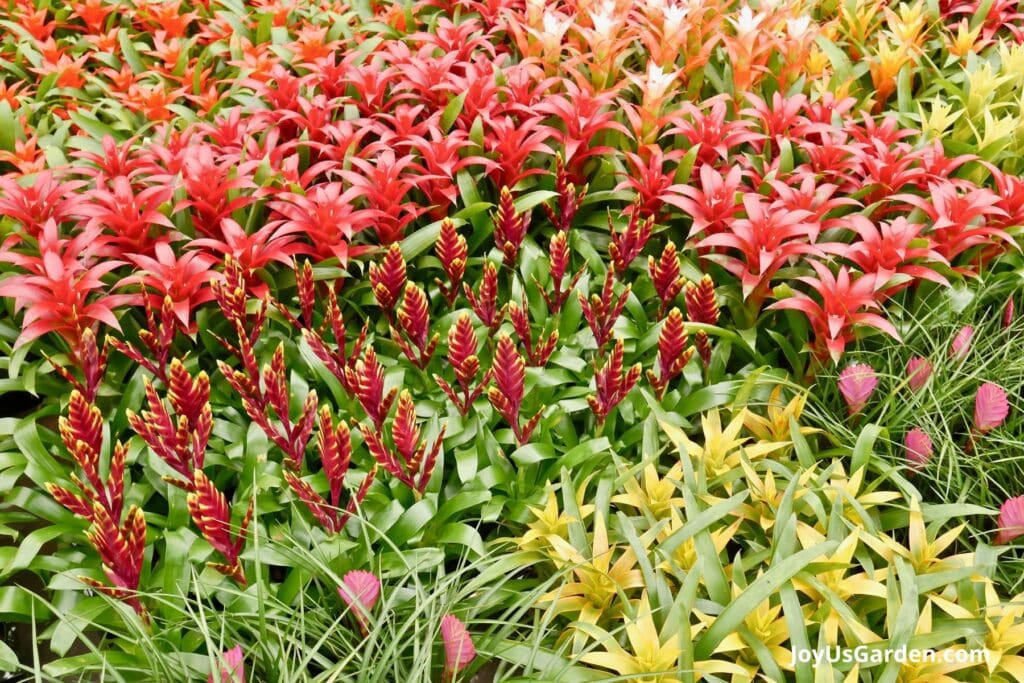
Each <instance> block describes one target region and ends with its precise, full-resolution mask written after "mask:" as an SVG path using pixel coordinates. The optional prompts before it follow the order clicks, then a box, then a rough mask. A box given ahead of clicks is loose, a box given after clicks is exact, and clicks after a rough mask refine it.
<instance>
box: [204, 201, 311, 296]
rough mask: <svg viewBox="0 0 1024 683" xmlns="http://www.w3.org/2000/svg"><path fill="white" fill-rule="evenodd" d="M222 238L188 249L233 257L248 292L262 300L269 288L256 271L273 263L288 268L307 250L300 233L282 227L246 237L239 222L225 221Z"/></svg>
mask: <svg viewBox="0 0 1024 683" xmlns="http://www.w3.org/2000/svg"><path fill="white" fill-rule="evenodd" d="M219 231H220V234H221V235H222V237H221V239H216V238H208V237H204V238H200V239H196V240H192V241H191V242H189V243H188V246H189V248H202V249H206V250H209V251H212V252H214V253H215V254H218V255H219V257H220V258H221V259H223V258H225V257H228V256H230V257H231V258H233V259H234V260H235V262H236V263H238V265H239V267H240V268H241V269H242V272H243V273H244V274H245V281H246V284H247V289H248V290H249V293H250V294H252V295H254V296H257V297H263V296H265V295H266V294H267V293H268V292H269V289H268V288H267V285H266V284H265V283H263V282H260V281H259V279H258V278H257V276H256V271H257V270H260V269H263V268H266V267H267V266H269V265H270V264H271V263H280V264H282V265H289V264H290V263H291V262H292V258H293V257H294V256H295V255H296V254H298V253H301V252H302V251H304V250H305V249H304V247H303V246H302V245H301V244H299V243H298V239H299V236H298V235H297V234H294V233H292V234H287V233H282V231H281V229H280V228H279V226H276V225H274V224H267V225H264V226H263V227H262V228H260V229H259V230H257V231H255V232H253V233H252V234H251V235H250V234H247V233H246V232H245V230H243V229H242V226H240V225H239V224H238V223H237V222H236V221H234V220H232V219H231V218H225V219H224V220H222V221H221V222H220V230H219Z"/></svg>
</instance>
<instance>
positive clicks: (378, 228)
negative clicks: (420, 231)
mask: <svg viewBox="0 0 1024 683" xmlns="http://www.w3.org/2000/svg"><path fill="white" fill-rule="evenodd" d="M350 161H351V163H352V166H353V167H355V169H358V172H357V171H339V172H338V174H339V175H340V176H341V177H342V178H344V179H345V180H347V181H348V182H350V183H351V184H352V190H350V191H354V192H355V193H357V194H358V195H359V196H361V197H362V198H363V199H364V200H365V201H366V203H367V204H368V205H369V207H370V210H371V211H372V214H373V221H372V223H371V225H370V227H371V229H372V230H373V231H374V233H375V234H376V235H377V240H378V241H379V242H380V243H381V244H391V243H393V242H397V241H398V240H400V239H402V236H403V235H404V234H405V226H407V225H408V224H409V223H411V222H412V221H414V220H415V219H416V218H417V217H418V216H420V215H421V214H423V213H424V212H426V210H427V209H426V208H425V207H420V206H416V205H415V204H414V203H413V202H410V201H408V199H407V195H408V194H409V192H411V191H412V189H413V188H414V187H415V185H416V183H415V182H413V180H412V179H411V178H412V176H411V175H410V174H409V173H407V172H406V169H409V168H412V166H413V162H414V159H413V157H412V156H405V157H402V158H400V159H396V158H395V154H394V152H392V151H391V150H388V151H385V152H382V153H381V154H380V155H379V156H378V157H377V158H376V159H374V160H373V161H372V162H370V161H367V160H365V159H360V158H359V157H353V158H352V159H351V160H350Z"/></svg>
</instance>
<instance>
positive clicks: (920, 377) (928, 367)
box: [907, 356, 932, 391]
mask: <svg viewBox="0 0 1024 683" xmlns="http://www.w3.org/2000/svg"><path fill="white" fill-rule="evenodd" d="M931 375H932V364H931V363H930V362H929V361H928V359H927V358H921V357H920V356H915V357H914V358H911V359H910V360H909V361H907V386H909V387H910V390H911V391H921V389H923V388H924V385H925V384H927V383H928V378H929V377H931Z"/></svg>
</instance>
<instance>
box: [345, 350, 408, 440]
mask: <svg viewBox="0 0 1024 683" xmlns="http://www.w3.org/2000/svg"><path fill="white" fill-rule="evenodd" d="M345 378H346V381H347V383H348V387H349V391H351V392H352V393H353V394H354V395H355V397H356V399H358V401H359V405H361V406H362V407H363V411H364V412H366V415H367V417H369V418H370V420H371V421H372V422H373V425H374V427H376V428H377V429H378V430H379V429H381V428H382V427H383V426H384V420H385V419H386V418H387V416H388V412H389V411H390V410H391V404H392V403H394V401H395V396H396V395H397V394H398V389H396V388H392V389H391V391H389V392H388V393H387V395H386V396H385V394H384V366H383V365H381V364H380V361H378V360H377V352H376V351H374V350H373V347H372V346H371V347H369V348H367V350H366V354H365V355H364V356H363V358H362V360H358V361H356V363H355V365H353V366H351V367H347V368H346V369H345Z"/></svg>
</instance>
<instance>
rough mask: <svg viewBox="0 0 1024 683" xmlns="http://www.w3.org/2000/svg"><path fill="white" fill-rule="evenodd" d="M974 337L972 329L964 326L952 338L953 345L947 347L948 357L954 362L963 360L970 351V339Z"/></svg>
mask: <svg viewBox="0 0 1024 683" xmlns="http://www.w3.org/2000/svg"><path fill="white" fill-rule="evenodd" d="M972 337H974V328H973V327H971V326H970V325H964V326H963V327H961V328H960V331H959V332H957V333H956V336H955V337H953V343H952V344H950V346H949V357H950V358H952V359H954V360H963V359H964V358H966V357H967V354H968V353H970V351H971V338H972Z"/></svg>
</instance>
